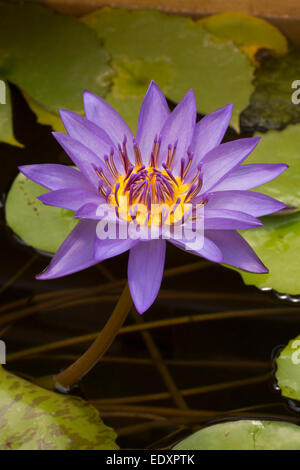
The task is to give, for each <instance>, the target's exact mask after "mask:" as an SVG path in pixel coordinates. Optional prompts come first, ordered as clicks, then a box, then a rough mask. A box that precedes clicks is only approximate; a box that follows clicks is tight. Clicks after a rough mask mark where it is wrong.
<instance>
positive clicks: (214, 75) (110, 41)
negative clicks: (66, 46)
mask: <svg viewBox="0 0 300 470" xmlns="http://www.w3.org/2000/svg"><path fill="white" fill-rule="evenodd" d="M83 22H84V23H85V24H87V25H88V26H90V28H92V29H94V30H95V31H96V33H97V34H98V36H99V37H100V38H103V40H104V44H105V47H106V48H107V50H108V51H109V53H110V54H111V56H112V62H111V65H112V67H113V68H114V70H115V71H116V72H117V76H116V77H115V79H114V81H113V86H112V88H111V91H110V92H109V93H108V95H107V96H106V99H107V100H108V101H109V102H110V103H111V104H112V105H113V106H115V107H116V109H117V111H119V112H120V113H121V114H122V115H123V118H124V119H125V120H126V121H127V122H129V123H130V125H131V128H132V130H133V132H135V128H136V122H137V116H138V110H139V108H140V106H141V103H142V100H143V96H144V94H145V92H146V90H147V87H148V85H149V82H150V80H151V79H154V80H155V81H156V82H157V83H158V85H159V86H160V87H161V89H162V90H163V92H164V93H165V95H166V96H167V97H168V98H170V99H171V100H173V101H174V102H178V101H179V100H180V99H181V98H182V97H183V96H184V94H185V93H186V92H187V91H188V90H189V89H190V88H193V90H194V92H195V95H196V98H197V105H198V111H199V112H200V113H203V114H207V113H209V112H211V111H214V110H215V109H217V108H220V107H221V106H224V105H226V104H228V103H233V105H234V107H233V117H232V121H231V125H232V126H234V127H235V128H236V129H238V128H239V114H240V112H241V111H242V110H243V109H244V108H245V107H247V105H248V103H249V98H250V95H251V93H252V91H253V87H252V83H251V82H252V78H253V71H254V68H253V66H252V65H251V63H250V61H249V59H248V57H247V56H246V55H245V54H244V53H243V52H241V51H240V50H239V49H238V48H237V47H236V46H235V45H234V44H233V42H231V41H228V40H226V41H220V39H218V38H216V37H215V36H212V35H211V34H210V33H208V32H207V31H206V30H205V28H204V26H201V25H200V24H199V23H197V22H195V21H193V20H192V19H190V18H184V17H179V16H173V15H172V16H171V15H166V14H163V13H160V12H157V11H126V10H123V9H119V10H118V9H109V8H105V9H103V10H98V11H96V12H93V13H91V14H90V15H88V16H86V17H85V18H83Z"/></svg>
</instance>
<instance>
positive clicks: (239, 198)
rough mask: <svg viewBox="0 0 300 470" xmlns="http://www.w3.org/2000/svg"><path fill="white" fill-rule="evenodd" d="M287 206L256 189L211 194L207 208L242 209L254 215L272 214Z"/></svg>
mask: <svg viewBox="0 0 300 470" xmlns="http://www.w3.org/2000/svg"><path fill="white" fill-rule="evenodd" d="M284 207H285V204H283V203H282V202H280V201H277V200H276V199H273V198H271V197H270V196H266V195H265V194H261V193H255V192H254V191H218V192H215V193H211V194H209V199H208V203H207V204H206V208H207V209H229V210H233V211H236V210H238V211H241V212H244V213H246V214H250V215H252V216H254V217H261V216H263V215H267V214H272V213H273V212H277V211H279V210H281V209H283V208H284Z"/></svg>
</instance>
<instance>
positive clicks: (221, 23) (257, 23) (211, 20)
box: [199, 12, 288, 65]
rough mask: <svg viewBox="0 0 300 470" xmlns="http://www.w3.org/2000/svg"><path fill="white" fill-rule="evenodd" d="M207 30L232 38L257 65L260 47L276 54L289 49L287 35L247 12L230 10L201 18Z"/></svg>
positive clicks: (222, 36)
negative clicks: (256, 56)
mask: <svg viewBox="0 0 300 470" xmlns="http://www.w3.org/2000/svg"><path fill="white" fill-rule="evenodd" d="M199 22H200V23H201V24H202V25H203V26H205V28H206V29H207V31H209V32H210V33H212V34H214V35H215V36H217V37H219V38H220V39H223V40H224V39H230V40H232V41H234V43H235V44H236V45H237V46H238V47H239V48H240V49H242V50H243V51H244V52H245V53H246V54H247V55H248V56H249V57H250V59H251V60H252V61H253V63H254V64H256V65H257V61H256V59H255V55H256V54H257V52H258V51H259V50H260V49H270V50H271V51H272V52H273V53H274V54H276V55H284V54H286V53H287V51H288V43H287V40H286V38H285V36H284V35H283V34H282V33H281V32H280V31H279V29H278V28H276V27H275V26H273V25H272V24H271V23H269V22H268V21H266V20H264V19H262V18H257V17H256V16H251V15H247V14H245V13H238V12H228V13H220V14H217V15H211V16H208V17H206V18H203V19H201V20H199Z"/></svg>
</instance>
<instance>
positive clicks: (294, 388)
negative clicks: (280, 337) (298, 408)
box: [276, 335, 300, 400]
mask: <svg viewBox="0 0 300 470" xmlns="http://www.w3.org/2000/svg"><path fill="white" fill-rule="evenodd" d="M276 364H277V370H276V379H277V383H278V385H279V387H280V389H281V393H282V395H283V396H285V397H288V398H293V399H295V400H300V335H299V336H297V338H294V339H292V340H291V341H290V342H289V343H288V345H287V346H286V347H285V348H284V349H283V350H282V351H281V353H280V355H279V357H278V358H277V359H276Z"/></svg>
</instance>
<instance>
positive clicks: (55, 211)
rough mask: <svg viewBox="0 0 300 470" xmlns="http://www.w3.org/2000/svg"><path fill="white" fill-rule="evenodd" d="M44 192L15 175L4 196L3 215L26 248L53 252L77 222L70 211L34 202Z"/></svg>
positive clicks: (40, 187)
mask: <svg viewBox="0 0 300 470" xmlns="http://www.w3.org/2000/svg"><path fill="white" fill-rule="evenodd" d="M46 192H48V191H47V189H45V188H43V187H42V186H40V185H39V184H37V183H34V182H33V181H31V180H29V179H28V178H26V176H24V175H23V174H22V173H19V174H18V176H17V177H16V179H15V180H14V182H13V184H12V186H11V188H10V190H9V192H8V195H7V199H6V204H5V216H6V222H7V224H8V225H9V227H10V228H11V229H12V230H13V231H14V232H15V233H16V234H17V235H18V236H19V237H20V238H21V239H22V240H24V241H25V242H26V243H27V244H28V245H30V246H33V247H34V248H36V249H38V250H42V251H47V252H50V253H55V252H56V251H57V250H58V248H59V246H60V245H61V244H62V242H63V241H64V240H65V238H66V237H67V236H68V235H69V233H70V232H71V230H72V229H73V228H74V227H75V225H76V224H77V222H78V221H77V220H75V219H74V218H73V215H74V213H73V212H71V211H68V210H66V209H60V208H59V207H53V206H45V205H44V204H43V203H42V202H41V201H39V200H38V199H37V196H40V195H41V194H44V193H46Z"/></svg>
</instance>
